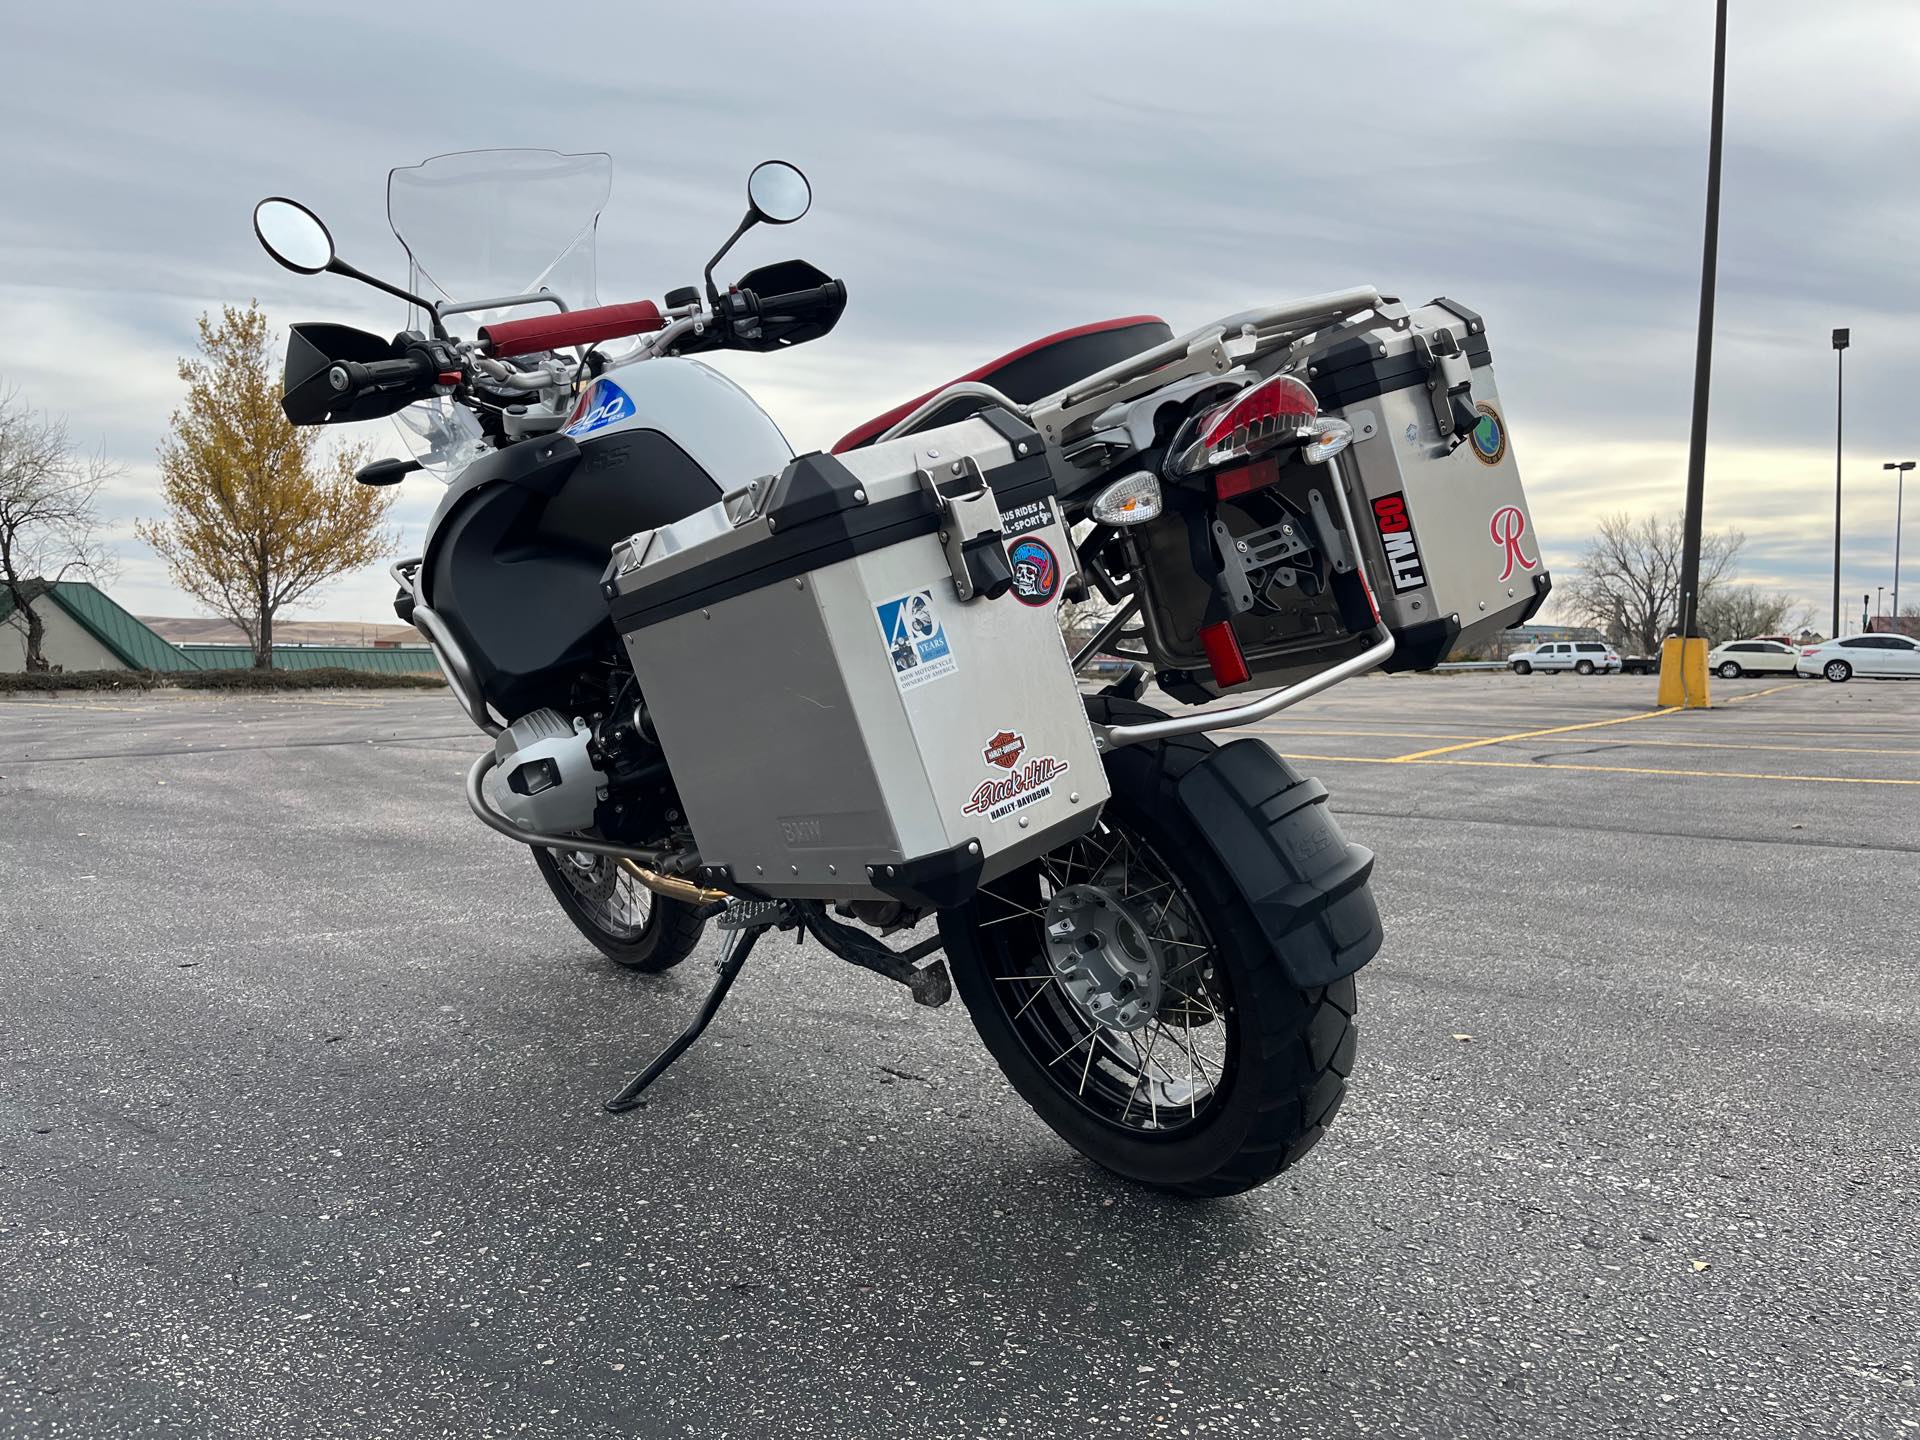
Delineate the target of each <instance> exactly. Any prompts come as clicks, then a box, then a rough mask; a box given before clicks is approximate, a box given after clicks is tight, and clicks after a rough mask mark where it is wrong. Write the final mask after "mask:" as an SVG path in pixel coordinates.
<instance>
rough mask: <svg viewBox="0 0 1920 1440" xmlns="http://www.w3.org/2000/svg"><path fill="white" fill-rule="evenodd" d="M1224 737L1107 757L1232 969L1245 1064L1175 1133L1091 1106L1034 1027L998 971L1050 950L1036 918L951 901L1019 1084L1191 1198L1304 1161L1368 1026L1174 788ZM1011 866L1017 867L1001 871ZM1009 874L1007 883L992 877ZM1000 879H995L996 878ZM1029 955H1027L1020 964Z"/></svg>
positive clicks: (1100, 1155) (989, 1040) (967, 969)
mask: <svg viewBox="0 0 1920 1440" xmlns="http://www.w3.org/2000/svg"><path fill="white" fill-rule="evenodd" d="M1091 708H1092V710H1093V718H1094V719H1095V721H1096V722H1099V723H1103V724H1111V723H1116V722H1121V721H1133V720H1149V719H1157V718H1164V717H1162V716H1161V715H1160V714H1159V712H1157V711H1154V710H1151V709H1149V708H1148V707H1146V706H1143V705H1137V704H1134V703H1132V702H1128V701H1121V700H1113V699H1109V698H1106V697H1100V698H1096V699H1095V700H1094V701H1092V702H1091ZM1213 749H1214V746H1213V743H1212V742H1211V741H1210V740H1208V739H1206V738H1205V737H1204V736H1200V735H1188V736H1177V737H1175V738H1173V739H1170V740H1166V741H1163V742H1160V743H1158V744H1149V745H1136V746H1129V747H1126V748H1124V749H1121V750H1118V751H1115V752H1113V754H1111V755H1110V756H1108V757H1107V770H1108V778H1109V780H1110V781H1111V782H1112V786H1113V798H1112V799H1110V800H1109V801H1108V802H1107V810H1106V812H1105V814H1106V818H1107V820H1108V821H1109V823H1112V824H1113V825H1115V826H1116V827H1118V828H1121V829H1123V830H1126V831H1131V832H1132V833H1134V834H1136V835H1137V836H1139V837H1140V838H1141V839H1143V840H1145V841H1146V842H1147V843H1148V844H1149V845H1151V846H1152V847H1153V849H1154V851H1155V852H1156V854H1157V856H1158V858H1159V859H1160V860H1161V861H1162V862H1163V863H1164V865H1165V867H1166V869H1167V870H1168V871H1169V872H1170V873H1171V875H1172V876H1173V878H1174V879H1175V880H1176V881H1177V882H1178V884H1179V885H1180V886H1181V888H1182V889H1184V890H1185V891H1186V892H1187V894H1188V895H1189V896H1190V897H1191V899H1192V901H1193V902H1194V906H1195V909H1196V910H1197V911H1198V912H1199V913H1200V914H1201V915H1202V916H1203V917H1204V921H1205V924H1206V927H1207V930H1208V932H1209V934H1210V936H1211V938H1212V939H1213V942H1214V949H1215V951H1216V953H1217V955H1218V960H1217V961H1216V963H1218V964H1219V965H1221V966H1222V967H1223V968H1224V969H1225V971H1226V977H1225V983H1226V990H1227V993H1228V995H1229V996H1230V999H1231V1006H1230V1009H1229V1011H1228V1014H1227V1017H1226V1020H1225V1022H1224V1023H1229V1024H1231V1025H1232V1026H1233V1027H1234V1029H1233V1031H1232V1032H1231V1034H1232V1040H1231V1050H1230V1054H1231V1055H1232V1056H1233V1057H1234V1059H1233V1063H1232V1065H1231V1067H1230V1068H1228V1069H1227V1072H1226V1074H1225V1076H1224V1078H1223V1081H1222V1084H1221V1086H1219V1087H1217V1088H1216V1092H1215V1098H1214V1100H1213V1101H1212V1103H1211V1106H1210V1110H1209V1112H1208V1113H1206V1114H1203V1115H1202V1117H1201V1118H1200V1119H1199V1120H1198V1121H1196V1122H1194V1124H1193V1125H1192V1126H1191V1127H1189V1128H1187V1129H1182V1130H1178V1131H1175V1132H1173V1133H1171V1134H1166V1135H1154V1134H1150V1133H1149V1134H1140V1133H1138V1132H1129V1131H1127V1130H1124V1129H1122V1128H1121V1127H1120V1126H1118V1125H1116V1124H1114V1123H1112V1122H1111V1121H1109V1120H1106V1119H1103V1118H1101V1117H1099V1116H1098V1115H1096V1114H1094V1113H1092V1112H1091V1111H1090V1110H1089V1109H1088V1108H1087V1107H1086V1106H1085V1105H1083V1104H1082V1103H1080V1101H1079V1100H1078V1099H1077V1098H1076V1096H1075V1093H1074V1092H1073V1091H1072V1089H1071V1088H1069V1087H1068V1086H1067V1085H1066V1084H1065V1083H1064V1082H1062V1081H1060V1080H1059V1079H1058V1078H1057V1072H1056V1073H1050V1072H1049V1070H1048V1068H1047V1066H1045V1065H1044V1064H1043V1063H1042V1061H1041V1058H1040V1057H1037V1056H1035V1055H1034V1054H1033V1053H1032V1050H1031V1049H1030V1048H1029V1046H1028V1044H1027V1043H1026V1042H1025V1041H1024V1040H1023V1039H1022V1036H1021V1032H1020V1031H1019V1030H1018V1029H1017V1028H1016V1027H1015V1024H1014V1022H1013V1017H1011V1015H1010V1013H1009V1010H1008V998H1007V992H1008V991H1009V990H1010V989H1011V988H1012V987H1010V986H1007V985H1004V984H996V982H995V980H994V978H993V977H994V975H995V974H1001V975H1008V974H1017V973H1020V972H1021V971H1022V970H1025V969H1028V968H1030V967H1031V966H1033V965H1035V964H1040V963H1043V962H1042V961H1040V960H1039V959H1038V956H1039V954H1040V947H1041V941H1040V931H1039V926H1038V922H1037V921H1033V920H1022V921H1020V922H1018V923H1011V924H1009V923H1000V924H991V925H986V926H984V927H983V926H982V924H981V922H982V921H983V920H984V919H986V918H988V917H987V915H986V914H985V913H984V908H983V907H986V908H990V901H983V899H982V898H981V897H976V898H975V899H974V900H973V901H972V902H970V903H969V904H968V905H966V906H963V907H960V908H959V909H956V910H951V911H947V912H944V913H943V914H942V916H941V921H940V923H941V931H942V934H943V935H944V936H945V937H946V941H947V952H948V956H949V959H950V961H951V962H952V969H953V979H954V985H955V988H956V989H958V990H959V992H960V997H961V999H962V1000H963V1001H964V1002H965V1003H966V1006H967V1011H968V1014H969V1015H970V1016H971V1017H972V1019H973V1023H974V1026H975V1028H976V1029H977V1030H978V1031H979V1033H980V1038H981V1039H982V1041H983V1042H984V1043H985V1044H986V1046H987V1049H988V1050H989V1051H990V1052H991V1053H992V1055H993V1057H994V1059H995V1060H997V1061H998V1062H999V1064H1000V1068H1001V1070H1002V1071H1003V1072H1004V1073H1005V1075H1006V1077H1007V1079H1008V1080H1009V1081H1010V1082H1011V1083H1012V1084H1013V1087H1014V1089H1015V1090H1017V1091H1018V1092H1019V1093H1020V1095H1021V1097H1022V1098H1024V1099H1025V1100H1026V1101H1027V1103H1028V1104H1029V1105H1031V1106H1032V1107H1033V1109H1034V1110H1035V1112H1036V1113H1037V1114H1038V1115H1039V1116H1040V1118H1041V1119H1042V1120H1043V1121H1045V1122H1046V1124H1047V1125H1048V1126H1049V1127H1050V1128H1051V1129H1052V1130H1053V1131H1054V1132H1055V1133H1056V1134H1058V1135H1059V1136H1060V1137H1061V1138H1062V1139H1064V1140H1065V1141H1066V1142H1067V1143H1068V1144H1070V1145H1072V1146H1073V1147H1074V1148H1075V1149H1077V1150H1079V1151H1080V1152H1081V1154H1083V1155H1085V1156H1087V1157H1088V1158H1089V1159H1091V1160H1093V1161H1094V1162H1096V1163H1097V1164H1099V1165H1102V1166H1104V1167H1105V1168H1107V1169H1108V1170H1111V1171H1113V1172H1115V1173H1116V1174H1119V1175H1122V1176H1125V1177H1126V1178H1128V1179H1130V1180H1134V1181H1137V1182H1139V1183H1141V1184H1143V1185H1147V1186H1151V1187H1153V1188H1156V1189H1160V1190H1167V1191H1171V1192H1174V1193H1176V1194H1180V1195H1186V1196H1192V1197H1210V1196H1220V1195H1232V1194H1236V1193H1239V1192H1241V1191H1245V1190H1251V1189H1253V1188H1254V1187H1255V1186H1257V1185H1263V1184H1265V1183H1266V1182H1267V1181H1269V1180H1271V1179H1273V1178H1274V1177H1275V1176H1277V1175H1279V1174H1280V1173H1281V1172H1282V1171H1284V1170H1286V1169H1287V1168H1288V1167H1290V1166H1292V1165H1293V1164H1295V1163H1296V1162H1298V1161H1299V1160H1300V1159H1301V1157H1302V1156H1304V1155H1305V1154H1306V1153H1307V1152H1308V1151H1309V1150H1311V1149H1312V1148H1313V1147H1314V1145H1315V1144H1316V1143H1318V1142H1319V1140H1320V1138H1321V1137H1322V1136H1323V1135H1325V1134H1326V1131H1327V1127H1328V1126H1329V1125H1330V1124H1331V1123H1332V1121H1333V1117H1334V1115H1335V1114H1336V1113H1337V1112H1338V1111H1339V1109H1340V1106H1341V1103H1342V1102H1343V1101H1344V1100H1345V1098H1346V1091H1347V1079H1348V1076H1349V1075H1351V1074H1352V1071H1353V1060H1354V1048H1355V1044H1356V1042H1357V1039H1358V1027H1357V1024H1356V1022H1355V1018H1354V1017H1355V1015H1356V1013H1357V1010H1358V1003H1357V998H1356V992H1355V986H1354V981H1353V977H1351V976H1348V977H1346V978H1344V979H1341V980H1338V981H1336V982H1334V983H1333V984H1332V985H1328V986H1321V987H1315V988H1311V989H1302V988H1300V987H1299V986H1296V985H1295V984H1294V983H1293V982H1292V981H1291V980H1290V979H1289V978H1288V976H1287V974H1286V972H1285V970H1284V968H1283V967H1282V965H1281V963H1280V958H1279V956H1278V955H1276V954H1275V953H1274V951H1273V948H1272V946H1271V944H1270V943H1269V941H1268V940H1267V937H1266V936H1265V934H1264V933H1263V932H1262V931H1261V930H1260V928H1259V926H1258V925H1257V923H1256V922H1255V920H1254V917H1253V914H1252V912H1251V911H1250V910H1249V909H1248V908H1247V906H1246V904H1245V902H1244V901H1242V900H1241V898H1240V896H1239V895H1238V893H1237V892H1236V891H1235V890H1234V888H1233V886H1232V885H1231V884H1230V883H1229V881H1228V880H1227V879H1226V877H1225V876H1224V875H1223V874H1222V873H1221V872H1220V870H1219V868H1218V867H1217V866H1215V865H1213V864H1210V863H1209V862H1208V860H1207V858H1206V857H1207V854H1208V851H1207V847H1206V842H1205V840H1204V839H1203V838H1202V836H1201V834H1200V832H1199V829H1198V827H1197V826H1195V825H1194V824H1193V822H1192V821H1191V820H1190V819H1189V818H1188V817H1187V815H1186V812H1185V810H1184V809H1183V808H1182V807H1181V805H1180V804H1179V802H1178V800H1177V798H1176V795H1175V787H1176V785H1177V783H1178V781H1179V779H1180V777H1181V775H1183V774H1185V773H1186V771H1187V770H1188V769H1190V768H1191V767H1192V766H1193V765H1194V764H1196V763H1198V762H1199V761H1201V760H1203V759H1205V758H1206V756H1207V755H1208V754H1209V753H1211V751H1212V750H1213ZM1003 878H1007V877H1003ZM994 883H995V884H999V883H1000V882H994ZM988 888H989V889H992V888H993V886H991V885H990V886H989V887H988ZM1009 967H1018V968H1009Z"/></svg>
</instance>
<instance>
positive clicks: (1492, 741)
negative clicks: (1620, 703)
mask: <svg viewBox="0 0 1920 1440" xmlns="http://www.w3.org/2000/svg"><path fill="white" fill-rule="evenodd" d="M1680 708H1681V707H1680V706H1678V705H1669V706H1668V707H1667V708H1666V709H1664V710H1643V711H1641V712H1640V713H1639V714H1637V715H1616V716H1615V717H1614V718H1613V719H1611V720H1589V721H1587V722H1586V723H1585V724H1583V725H1554V726H1551V727H1549V728H1548V729H1545V730H1522V731H1520V732H1519V733H1518V734H1514V735H1495V736H1492V737H1490V738H1488V739H1486V740H1469V741H1467V742H1466V743H1465V744H1463V745H1441V746H1437V747H1436V748H1434V749H1432V750H1416V751H1414V752H1413V753H1412V754H1411V755H1395V756H1394V757H1393V761H1394V763H1396V764H1402V765H1404V764H1406V763H1408V762H1409V761H1413V760H1430V759H1432V758H1433V757H1434V756H1436V755H1451V754H1453V753H1454V752H1455V751H1458V750H1478V749H1479V748H1480V747H1481V746H1482V745H1505V744H1506V743H1507V742H1508V741H1510V740H1537V739H1538V738H1539V737H1540V736H1542V735H1566V734H1569V733H1571V732H1572V731H1575V730H1599V729H1601V728H1602V727H1604V726H1607V725H1627V724H1631V723H1632V722H1633V721H1635V720H1655V719H1658V718H1659V717H1660V716H1662V715H1672V714H1674V713H1676V712H1677V711H1678V710H1679V709H1680Z"/></svg>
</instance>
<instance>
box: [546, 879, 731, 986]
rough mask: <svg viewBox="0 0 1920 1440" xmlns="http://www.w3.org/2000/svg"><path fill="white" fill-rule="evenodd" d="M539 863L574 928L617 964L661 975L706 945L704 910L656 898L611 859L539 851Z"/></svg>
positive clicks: (549, 886)
mask: <svg viewBox="0 0 1920 1440" xmlns="http://www.w3.org/2000/svg"><path fill="white" fill-rule="evenodd" d="M533 863H534V864H535V865H536V866H537V867H539V870H540V878H541V879H543V880H545V881H546V882H547V888H548V889H549V890H551V891H553V898H554V899H556V900H558V901H559V902H560V908H561V909H562V910H564V911H566V912H567V918H568V919H569V920H571V921H573V924H574V928H575V929H577V930H578V931H579V932H580V933H581V934H582V935H584V936H586V937H587V939H589V940H591V941H592V942H593V943H594V945H595V946H596V947H597V948H598V949H599V951H600V953H601V954H602V955H605V956H606V957H607V958H608V959H609V960H612V961H613V962H614V963H615V964H619V965H624V966H626V967H627V968H628V969H629V970H639V971H643V972H645V973H646V974H649V975H657V974H659V973H660V972H661V971H662V970H671V969H672V968H673V967H674V966H675V965H678V964H679V963H680V962H681V961H682V960H684V959H686V958H687V956H689V955H691V954H692V953H693V947H694V946H695V945H697V944H699V943H700V932H701V931H702V930H703V929H704V928H705V927H706V923H707V922H706V921H705V920H704V919H702V918H701V916H700V912H699V911H697V910H696V909H694V907H693V906H691V905H687V904H684V903H682V902H681V901H678V900H669V899H667V898H666V897H665V896H664V895H656V894H654V893H653V892H652V891H651V890H649V889H647V888H646V886H644V885H642V884H641V883H640V882H639V881H638V880H636V879H635V878H634V877H633V876H632V875H630V874H628V873H627V872H626V871H624V870H622V869H621V868H620V862H619V861H617V860H615V859H614V858H613V857H612V856H610V855H594V854H591V853H589V852H588V851H584V850H542V849H536V850H535V851H534V852H533Z"/></svg>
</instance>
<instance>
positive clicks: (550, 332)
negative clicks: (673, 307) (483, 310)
mask: <svg viewBox="0 0 1920 1440" xmlns="http://www.w3.org/2000/svg"><path fill="white" fill-rule="evenodd" d="M666 323H667V322H666V320H665V319H664V318H663V317H662V316H661V314H660V307H659V306H658V305H655V304H654V303H653V302H652V301H651V300H636V301H634V302H633V303H632V304H631V305H598V306H595V307H594V308H593V309H591V310H574V311H570V312H566V313H563V314H559V315H536V316H534V317H533V318H532V319H530V320H507V321H503V322H502V323H501V324H498V325H482V326H481V327H480V343H481V344H482V345H485V346H486V347H487V349H488V351H489V352H490V353H491V354H494V355H498V356H506V355H529V354H532V353H533V352H534V351H536V350H559V349H562V348H564V347H566V346H568V345H591V344H593V343H594V342H595V341H598V340H618V339H619V338H620V337H621V336H623V335H644V334H646V333H647V332H648V331H649V330H658V329H660V328H661V327H662V326H663V325H665V324H666Z"/></svg>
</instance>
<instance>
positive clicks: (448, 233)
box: [387, 150, 613, 482]
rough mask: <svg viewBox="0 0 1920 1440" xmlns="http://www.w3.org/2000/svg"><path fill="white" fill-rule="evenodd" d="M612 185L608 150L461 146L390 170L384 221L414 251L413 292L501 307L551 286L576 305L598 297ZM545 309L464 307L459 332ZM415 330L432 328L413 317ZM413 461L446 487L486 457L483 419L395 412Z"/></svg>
mask: <svg viewBox="0 0 1920 1440" xmlns="http://www.w3.org/2000/svg"><path fill="white" fill-rule="evenodd" d="M612 187H613V161H612V160H611V159H610V158H609V157H608V156H606V155H605V154H600V153H592V154H584V155H563V154H561V153H560V152H559V151H557V150H463V151H460V152H458V153H456V154H452V155H436V156H434V157H433V158H432V159H431V160H426V161H423V162H421V163H420V164H418V165H408V166H403V167H401V168H400V169H397V170H392V171H389V172H388V174H387V223H388V224H389V225H391V226H392V227H393V233H394V235H395V237H396V238H397V239H398V240H399V241H400V243H401V244H402V245H403V246H405V247H406V251H407V259H408V262H409V263H408V269H409V272H410V279H409V284H408V288H409V289H410V290H412V291H413V292H414V293H415V294H416V295H421V296H424V297H425V298H426V299H429V300H433V301H436V302H451V303H454V304H461V303H470V302H472V301H475V300H495V299H501V298H504V297H506V296H509V295H525V294H529V293H531V292H533V291H535V290H543V289H544V290H551V291H552V292H553V293H554V294H555V295H557V296H559V297H560V299H562V300H564V301H565V302H566V305H567V308H568V309H569V310H579V309H582V308H584V307H586V306H589V305H596V304H598V303H599V301H598V299H597V298H596V296H595V274H594V232H595V230H596V228H597V227H598V225H599V223H600V210H601V207H603V206H604V205H605V204H606V203H607V195H608V193H609V192H610V191H611V190H612ZM544 308H546V307H545V306H544V304H542V305H538V306H518V307H514V308H512V309H501V308H492V309H487V310H477V311H471V312H463V313H462V314H460V315H458V316H456V317H454V318H453V320H452V323H451V327H450V328H452V329H453V330H454V333H456V334H467V335H471V334H473V333H474V331H476V330H477V329H478V328H479V327H480V326H482V325H485V324H488V323H489V322H491V321H495V320H504V319H508V318H510V317H513V316H520V315H531V314H537V313H539V312H540V311H541V310H542V309H544ZM408 325H409V328H412V329H417V330H424V329H426V328H427V326H426V317H425V316H422V315H418V314H415V315H413V316H411V317H410V319H409V321H408ZM393 418H394V423H395V424H397V425H398V426H399V427H400V433H401V435H402V437H403V438H404V439H405V440H406V443H407V447H408V449H410V450H412V451H413V454H414V458H416V459H417V460H419V461H420V463H421V465H422V466H423V467H424V468H425V469H426V470H427V472H428V473H430V474H432V475H433V476H434V477H435V478H437V479H439V480H441V481H443V482H444V481H447V480H450V479H452V478H453V477H454V476H455V475H457V474H458V473H459V472H460V471H461V470H463V469H465V468H466V467H467V466H468V465H470V464H472V463H473V461H475V460H477V459H478V458H479V457H480V456H482V455H484V454H486V453H487V446H486V443H485V440H484V437H483V436H482V434H481V430H480V425H479V422H478V421H476V420H475V419H474V418H473V415H472V414H471V412H469V411H468V410H466V409H465V408H464V407H462V406H460V405H457V404H455V403H454V402H453V401H451V400H448V399H446V398H445V397H439V398H436V399H433V400H425V401H421V402H420V403H418V404H415V405H409V406H408V407H407V408H406V409H404V410H402V411H400V412H399V413H398V414H396V415H395V416H394V417H393Z"/></svg>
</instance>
